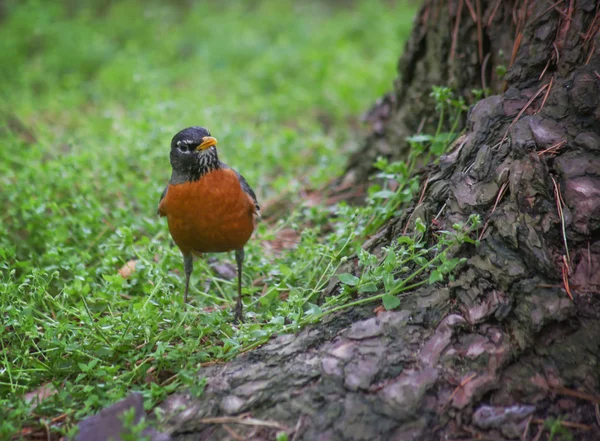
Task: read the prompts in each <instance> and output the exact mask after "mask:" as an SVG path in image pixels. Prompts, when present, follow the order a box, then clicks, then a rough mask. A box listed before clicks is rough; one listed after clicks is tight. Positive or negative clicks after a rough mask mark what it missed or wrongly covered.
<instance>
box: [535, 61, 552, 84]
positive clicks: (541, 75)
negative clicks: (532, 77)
mask: <svg viewBox="0 0 600 441" xmlns="http://www.w3.org/2000/svg"><path fill="white" fill-rule="evenodd" d="M551 62H552V57H550V59H549V60H548V62H547V63H546V66H545V67H544V69H543V70H542V73H541V74H540V76H539V78H538V81H542V78H544V75H546V71H547V70H548V68H549V67H550V63H551Z"/></svg>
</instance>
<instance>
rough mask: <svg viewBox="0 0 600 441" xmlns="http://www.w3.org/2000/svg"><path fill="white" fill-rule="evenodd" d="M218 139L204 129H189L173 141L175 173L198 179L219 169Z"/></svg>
mask: <svg viewBox="0 0 600 441" xmlns="http://www.w3.org/2000/svg"><path fill="white" fill-rule="evenodd" d="M216 145H217V139H216V138H213V137H212V136H210V132H209V131H208V130H207V129H205V128H204V127H199V126H195V127H188V128H187V129H183V130H182V131H180V132H179V133H177V134H176V135H175V136H174V137H173V139H172V140H171V166H172V167H173V172H175V173H177V174H181V175H185V176H188V177H189V178H190V179H192V180H194V179H198V178H199V177H200V176H201V175H202V174H204V173H206V172H208V171H210V170H213V169H215V168H218V167H219V158H218V156H217V148H216V147H215V146H216Z"/></svg>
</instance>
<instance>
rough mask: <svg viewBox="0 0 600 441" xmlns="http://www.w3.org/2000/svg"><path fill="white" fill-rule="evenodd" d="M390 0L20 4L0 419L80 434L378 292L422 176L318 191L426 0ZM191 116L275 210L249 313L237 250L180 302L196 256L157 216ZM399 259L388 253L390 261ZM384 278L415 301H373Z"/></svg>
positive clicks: (6, 428) (6, 59)
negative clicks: (361, 193)
mask: <svg viewBox="0 0 600 441" xmlns="http://www.w3.org/2000/svg"><path fill="white" fill-rule="evenodd" d="M389 3H391V2H383V1H375V2H374V1H372V0H359V1H355V2H353V5H352V8H347V7H342V6H341V5H340V6H331V5H329V4H321V3H316V2H314V3H313V2H307V3H306V2H303V3H302V4H299V3H298V2H293V1H291V0H289V1H287V0H286V1H282V2H268V1H266V0H265V1H257V2H253V3H252V6H248V5H246V4H245V3H240V4H237V6H227V7H221V6H218V5H217V3H214V4H213V3H210V2H202V3H198V4H194V6H191V7H182V6H175V2H173V4H164V3H151V4H148V5H145V6H144V8H143V9H141V8H140V7H139V5H138V3H137V2H134V1H124V2H118V3H114V4H112V3H108V5H112V6H102V7H101V6H78V7H77V8H76V9H75V10H74V11H73V10H72V9H71V10H68V8H67V6H65V5H63V4H61V3H56V2H54V3H51V2H35V3H23V4H18V5H17V4H15V5H10V6H6V11H5V16H4V18H3V21H4V22H3V25H2V27H1V28H0V41H1V42H2V50H1V51H0V65H1V66H3V69H2V70H0V82H1V83H2V85H3V87H2V90H1V91H0V96H1V99H0V121H1V122H0V131H1V133H2V137H3V148H2V149H0V186H1V187H2V188H3V191H2V192H0V206H1V207H2V213H1V215H0V219H1V220H0V223H1V224H2V226H3V228H0V311H1V315H0V317H1V322H2V323H1V326H0V342H1V344H2V346H1V347H0V438H2V439H6V438H7V436H9V437H10V436H12V437H16V438H20V437H24V438H31V437H34V436H35V435H36V434H40V433H45V432H46V431H49V432H51V433H52V434H53V435H52V436H58V435H59V434H60V433H63V434H64V433H66V432H68V431H69V430H70V428H71V427H73V424H74V423H75V422H77V421H79V420H80V419H81V418H83V417H85V416H87V415H90V414H93V413H95V412H97V411H98V410H99V409H101V408H103V407H105V406H107V405H109V404H111V403H113V402H115V401H118V400H119V399H121V398H123V397H124V396H125V395H127V394H128V393H129V392H130V391H139V392H141V393H142V394H143V396H144V401H145V406H146V408H147V409H150V408H152V407H154V406H155V405H156V404H157V403H158V402H160V401H162V400H163V399H164V398H165V397H166V396H167V395H168V394H170V393H171V392H173V391H174V390H176V389H178V388H182V387H187V388H190V390H191V391H192V392H194V393H196V394H201V392H202V384H201V383H200V384H199V383H198V376H197V373H198V371H199V370H200V369H201V366H202V365H203V364H204V363H211V362H214V361H215V360H226V359H231V358H233V357H234V356H235V355H237V354H239V353H240V352H243V351H246V350H249V349H251V348H253V347H255V346H257V345H259V344H261V343H263V342H264V341H266V339H268V338H269V337H270V336H271V335H274V334H278V333H282V332H293V331H296V330H297V329H299V328H301V327H302V326H303V325H305V324H307V323H311V322H315V321H318V320H320V319H321V318H322V317H324V316H325V315H327V314H328V313H331V312H334V311H336V310H339V309H340V308H345V307H348V306H350V305H352V303H353V302H355V297H354V294H355V293H357V292H358V293H361V294H363V295H369V293H373V292H375V291H377V286H376V283H375V282H374V280H378V281H380V280H384V274H383V273H376V271H377V270H376V269H375V267H376V266H377V265H376V263H377V262H374V261H373V258H372V256H370V255H368V253H364V252H362V251H361V244H362V243H363V241H364V238H365V237H366V235H367V233H371V232H372V231H373V230H374V229H375V228H374V227H373V226H374V225H379V224H381V222H382V221H384V220H385V219H386V218H389V216H391V215H392V214H393V212H394V210H396V209H397V207H398V201H399V199H398V197H399V196H398V195H400V197H401V198H404V199H407V198H411V197H414V191H415V189H416V188H418V186H416V185H414V184H415V183H414V182H412V181H410V182H409V181H408V180H407V181H406V182H405V186H402V185H400V186H397V187H395V188H391V189H390V188H377V187H373V189H372V190H371V192H370V195H371V199H370V201H371V203H368V204H367V205H365V206H364V207H360V208H357V207H350V206H348V205H346V204H345V203H343V202H341V201H338V200H336V199H335V198H333V199H328V200H327V198H325V197H324V196H323V193H322V192H321V191H320V190H319V189H322V188H324V186H326V184H327V183H328V182H330V180H331V179H332V178H333V177H335V176H338V175H340V174H341V172H342V171H343V167H344V164H345V160H346V158H347V156H348V155H349V153H350V152H351V151H352V150H353V149H354V148H356V146H357V143H358V142H360V139H361V136H362V135H361V130H363V129H362V128H361V125H360V120H359V117H360V115H361V113H363V112H364V111H365V110H366V109H368V108H369V106H370V105H371V104H372V103H373V102H374V101H375V100H376V99H377V98H378V97H379V96H380V95H382V94H383V93H384V92H385V91H387V90H389V89H390V88H391V87H392V80H393V78H394V77H395V71H396V69H395V65H396V62H397V60H398V55H399V53H400V51H401V49H402V46H403V42H404V41H405V40H406V39H407V38H408V35H409V32H410V29H411V26H412V18H413V16H414V12H415V10H414V6H403V5H401V4H399V5H395V6H394V5H391V4H389ZM374 23H376V24H377V25H376V26H372V25H371V24H374ZM382 42H384V43H382ZM190 125H203V126H205V127H208V128H209V129H210V131H211V132H212V134H213V135H214V136H215V137H217V138H218V139H219V147H220V155H221V158H222V159H223V160H224V161H225V162H227V163H228V164H229V165H231V166H232V167H234V168H236V169H238V170H239V171H240V172H242V173H243V174H244V176H245V177H246V179H247V180H248V182H250V184H251V185H252V186H253V187H254V189H255V190H256V192H257V195H258V197H259V200H260V202H261V204H262V207H263V211H264V221H263V222H262V223H261V224H260V225H259V227H258V230H257V232H256V233H255V236H254V239H253V240H252V241H251V242H250V243H249V244H248V246H247V249H246V256H247V257H246V265H245V273H244V287H245V308H246V320H245V323H244V324H243V325H240V326H234V325H233V324H232V321H231V317H232V314H231V305H232V299H233V298H234V297H235V292H236V285H235V280H234V278H233V276H234V274H235V273H234V272H233V265H232V263H233V256H230V255H213V256H208V258H207V259H204V260H199V261H198V263H197V264H196V268H195V272H194V275H193V278H192V284H193V289H192V292H191V303H190V305H189V307H188V308H187V309H186V310H184V309H183V308H182V305H181V300H182V271H181V270H182V259H181V255H180V253H179V251H178V250H177V248H176V247H174V245H173V243H172V241H171V239H170V237H169V234H168V231H167V226H166V223H165V221H164V220H161V219H159V218H158V217H157V216H156V206H157V203H158V199H159V196H160V194H161V192H162V190H163V188H164V185H165V184H166V182H167V180H168V178H169V174H170V166H169V162H168V152H169V143H170V139H171V137H172V136H173V135H174V134H175V133H176V132H177V131H178V130H180V129H182V128H184V127H187V126H190ZM394 167H395V168H394ZM398 167H400V168H398ZM380 168H382V169H383V170H384V172H385V173H387V174H388V175H390V176H395V175H396V174H399V175H403V176H406V177H407V179H408V178H409V176H408V174H407V171H406V170H403V169H402V168H401V166H399V165H395V166H394V165H392V166H390V165H386V164H384V163H382V164H380ZM398 189H400V190H402V191H400V192H398ZM363 233H364V234H363ZM408 242H410V241H408ZM405 245H406V246H407V249H408V250H409V254H410V253H413V254H411V256H412V257H410V256H409V257H408V258H409V259H410V258H413V257H415V256H416V258H417V259H419V258H422V256H421V255H420V254H419V251H418V246H416V245H415V244H414V243H407V244H405ZM355 253H359V254H360V257H361V262H362V265H363V266H364V268H367V267H369V265H370V266H371V272H370V273H369V272H368V271H365V274H367V273H368V277H367V276H365V278H360V279H359V278H358V277H356V276H353V275H351V274H344V275H342V276H341V277H340V280H341V282H342V283H343V285H344V287H346V288H347V289H342V290H341V291H340V294H339V295H337V296H333V297H331V298H328V299H327V300H325V301H323V299H322V298H320V293H321V292H322V291H323V289H324V288H325V287H326V286H327V285H328V283H329V280H330V278H331V276H332V275H333V274H334V273H335V272H336V271H337V270H338V268H339V267H340V265H341V264H342V263H343V262H344V259H345V258H346V257H347V256H349V255H351V254H355ZM402 258H403V257H402V256H400V257H397V253H390V258H389V261H387V264H388V267H389V268H391V267H398V265H399V264H400V263H402V262H400V261H399V260H397V259H402ZM404 258H406V255H405V256H404ZM426 263H427V262H425V261H424V262H423V265H425V264H426ZM383 271H385V270H383ZM369 277H370V278H369ZM435 277H438V276H435ZM388 279H389V277H388ZM388 282H389V283H392V282H394V280H391V281H390V280H388ZM392 291H393V289H392ZM394 292H397V291H394ZM382 298H383V301H384V303H385V306H386V307H388V308H393V307H395V306H397V305H396V302H397V300H396V299H395V298H393V297H392V296H388V297H385V296H382V295H377V296H375V295H373V296H372V300H373V301H374V302H375V303H374V308H375V307H377V306H378V305H379V306H380V307H381V299H382Z"/></svg>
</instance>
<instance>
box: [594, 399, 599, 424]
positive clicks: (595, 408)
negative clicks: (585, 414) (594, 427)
mask: <svg viewBox="0 0 600 441" xmlns="http://www.w3.org/2000/svg"><path fill="white" fill-rule="evenodd" d="M594 414H595V415H596V423H598V426H600V405H599V404H596V405H595V406H594Z"/></svg>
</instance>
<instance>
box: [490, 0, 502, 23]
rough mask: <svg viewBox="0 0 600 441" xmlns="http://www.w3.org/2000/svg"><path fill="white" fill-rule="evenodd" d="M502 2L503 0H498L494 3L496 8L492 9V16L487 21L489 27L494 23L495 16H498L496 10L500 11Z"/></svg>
mask: <svg viewBox="0 0 600 441" xmlns="http://www.w3.org/2000/svg"><path fill="white" fill-rule="evenodd" d="M500 2H501V0H497V1H496V4H495V5H494V9H492V13H491V14H490V18H488V21H487V27H488V28H489V27H490V26H491V25H492V21H493V20H494V17H495V16H496V12H498V7H499V6H500Z"/></svg>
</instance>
